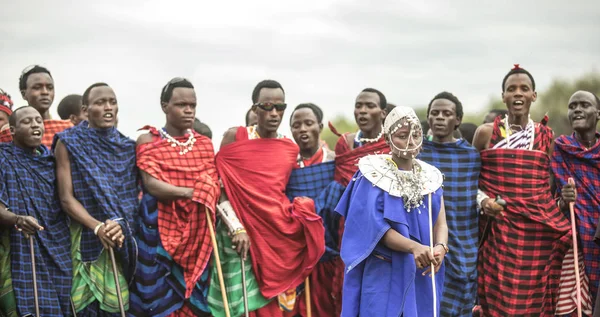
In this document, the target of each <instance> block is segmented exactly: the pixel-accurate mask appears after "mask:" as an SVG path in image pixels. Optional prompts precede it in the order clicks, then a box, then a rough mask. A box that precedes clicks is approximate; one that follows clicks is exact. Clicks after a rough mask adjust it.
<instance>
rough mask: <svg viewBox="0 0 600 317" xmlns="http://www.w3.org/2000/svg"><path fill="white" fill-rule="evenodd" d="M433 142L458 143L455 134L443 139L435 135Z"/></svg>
mask: <svg viewBox="0 0 600 317" xmlns="http://www.w3.org/2000/svg"><path fill="white" fill-rule="evenodd" d="M453 132H454V131H453ZM432 141H433V142H435V143H454V142H456V138H455V137H454V133H450V134H449V135H445V136H441V137H439V136H436V135H433V138H432Z"/></svg>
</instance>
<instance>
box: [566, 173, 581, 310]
mask: <svg viewBox="0 0 600 317" xmlns="http://www.w3.org/2000/svg"><path fill="white" fill-rule="evenodd" d="M568 182H569V185H573V186H575V181H574V180H573V178H570V177H569V180H568ZM574 206H575V202H570V203H569V212H570V213H571V231H572V232H573V257H575V281H576V283H577V316H578V317H581V316H582V314H581V280H580V277H579V252H578V250H577V249H578V248H577V226H576V225H575V211H574V209H573V207H574Z"/></svg>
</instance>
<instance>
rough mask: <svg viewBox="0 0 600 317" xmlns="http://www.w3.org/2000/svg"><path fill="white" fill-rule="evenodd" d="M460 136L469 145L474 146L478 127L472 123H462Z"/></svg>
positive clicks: (459, 128)
mask: <svg viewBox="0 0 600 317" xmlns="http://www.w3.org/2000/svg"><path fill="white" fill-rule="evenodd" d="M458 130H459V131H460V134H461V135H462V137H463V139H465V140H467V142H469V144H473V137H474V136H475V131H476V130H477V125H476V124H474V123H470V122H465V123H461V125H460V126H459V127H458Z"/></svg>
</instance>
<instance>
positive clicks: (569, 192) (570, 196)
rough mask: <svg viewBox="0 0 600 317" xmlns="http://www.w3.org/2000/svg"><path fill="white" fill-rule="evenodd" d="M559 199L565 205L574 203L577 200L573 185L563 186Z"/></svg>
mask: <svg viewBox="0 0 600 317" xmlns="http://www.w3.org/2000/svg"><path fill="white" fill-rule="evenodd" d="M560 198H561V199H562V201H563V203H564V204H566V205H568V204H569V203H572V202H575V200H577V189H576V188H575V184H570V183H569V184H565V186H563V188H562V189H561V191H560Z"/></svg>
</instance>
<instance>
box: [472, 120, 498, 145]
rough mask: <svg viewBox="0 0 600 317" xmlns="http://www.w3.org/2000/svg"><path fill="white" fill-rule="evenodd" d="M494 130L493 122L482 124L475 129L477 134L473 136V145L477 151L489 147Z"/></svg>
mask: <svg viewBox="0 0 600 317" xmlns="http://www.w3.org/2000/svg"><path fill="white" fill-rule="evenodd" d="M493 130H494V125H493V124H491V123H486V124H484V125H481V126H479V128H477V130H475V135H474V136H473V147H475V148H476V149H477V151H480V152H481V151H483V150H485V149H487V148H488V146H489V144H490V140H491V139H492V132H493Z"/></svg>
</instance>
